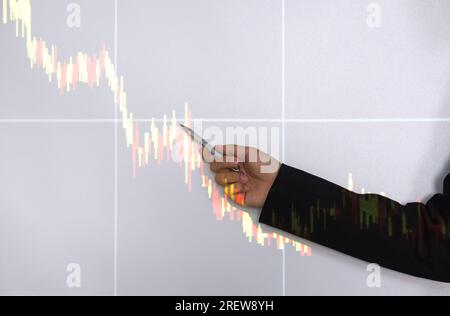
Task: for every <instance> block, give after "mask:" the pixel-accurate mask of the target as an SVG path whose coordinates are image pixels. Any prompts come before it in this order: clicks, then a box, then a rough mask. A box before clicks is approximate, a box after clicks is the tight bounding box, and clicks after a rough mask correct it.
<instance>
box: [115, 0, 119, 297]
mask: <svg viewBox="0 0 450 316" xmlns="http://www.w3.org/2000/svg"><path fill="white" fill-rule="evenodd" d="M117 12H118V0H114V65H115V71H116V76H118V74H119V71H118V51H119V49H118V14H117ZM117 119H118V108H117V105H116V106H115V107H114V296H117V264H118V260H117V258H118V240H119V198H118V195H119V194H118V193H119V183H118V165H119V155H118V136H119V133H118V125H117V124H118V122H117Z"/></svg>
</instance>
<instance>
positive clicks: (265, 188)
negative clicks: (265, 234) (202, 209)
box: [204, 145, 280, 208]
mask: <svg viewBox="0 0 450 316" xmlns="http://www.w3.org/2000/svg"><path fill="white" fill-rule="evenodd" d="M214 149H215V150H216V151H218V152H220V153H222V154H223V155H224V159H215V160H213V161H212V162H211V164H210V167H211V171H212V172H214V173H215V174H216V177H215V180H216V182H217V183H218V184H219V185H221V186H223V187H224V192H225V195H226V196H228V197H229V198H230V199H231V200H233V201H234V202H235V203H236V204H238V205H241V206H246V207H258V208H261V207H262V206H263V205H264V202H265V201H266V198H267V195H268V193H269V190H270V188H271V187H272V184H273V182H274V181H275V179H276V177H277V175H278V171H279V169H280V163H279V162H278V161H277V160H275V159H274V158H272V157H270V156H269V155H268V154H266V153H264V152H262V151H260V150H258V149H256V148H251V147H242V146H237V145H226V146H215V147H214ZM207 155H208V154H207V153H204V157H205V156H207ZM211 160H212V159H211ZM211 160H210V161H211ZM219 160H220V161H219ZM236 168H239V169H240V170H239V172H236V171H233V170H232V169H236Z"/></svg>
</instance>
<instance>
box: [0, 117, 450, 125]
mask: <svg viewBox="0 0 450 316" xmlns="http://www.w3.org/2000/svg"><path fill="white" fill-rule="evenodd" d="M122 121H123V120H122V119H0V123H5V124H6V123H10V124H13V123H121V122H122ZM133 121H134V122H137V123H150V122H152V121H154V122H163V121H164V119H160V118H158V119H157V118H155V119H134V120H133ZM166 121H167V122H169V121H172V119H170V118H167V119H166ZM176 121H177V122H180V123H183V122H185V120H184V119H178V120H176ZM190 121H192V122H205V123H208V122H210V123H227V122H229V123H283V122H285V123H449V122H450V118H373V119H370V118H355V119H346V118H342V119H318V118H317V119H285V120H283V119H264V118H261V119H232V118H229V119H227V118H221V119H213V118H197V119H191V120H190Z"/></svg>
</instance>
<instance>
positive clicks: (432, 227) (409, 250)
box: [259, 165, 450, 282]
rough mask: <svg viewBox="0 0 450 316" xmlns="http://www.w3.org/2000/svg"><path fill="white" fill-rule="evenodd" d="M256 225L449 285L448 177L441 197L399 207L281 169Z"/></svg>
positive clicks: (449, 203) (376, 195)
mask: <svg viewBox="0 0 450 316" xmlns="http://www.w3.org/2000/svg"><path fill="white" fill-rule="evenodd" d="M259 221H260V222H261V223H264V224H267V225H270V226H272V227H275V228H278V229H281V230H283V231H286V232H288V233H291V234H294V235H296V236H299V237H301V238H305V239H307V240H310V241H312V242H314V243H317V244H320V245H323V246H326V247H329V248H332V249H334V250H337V251H339V252H342V253H345V254H347V255H350V256H353V257H356V258H359V259H362V260H364V261H367V262H370V263H377V264H379V265H380V266H383V267H385V268H388V269H392V270H396V271H399V272H403V273H407V274H410V275H414V276H417V277H422V278H427V279H432V280H436V281H442V282H450V233H449V226H450V174H449V175H448V176H447V177H446V179H445V181H444V194H436V195H434V196H433V197H432V198H431V199H430V200H429V201H428V202H427V203H426V204H422V203H408V204H406V205H401V204H400V203H398V202H396V201H393V200H391V199H388V198H386V197H384V196H381V195H378V194H357V193H354V192H351V191H349V190H347V189H345V188H343V187H340V186H338V185H336V184H334V183H332V182H329V181H327V180H325V179H322V178H319V177H317V176H314V175H312V174H309V173H307V172H305V171H302V170H298V169H295V168H292V167H289V166H287V165H282V166H281V169H280V171H279V174H278V176H277V178H276V180H275V182H274V184H273V185H272V188H271V189H270V191H269V194H268V197H267V199H266V202H265V204H264V207H263V209H262V211H261V215H260V218H259Z"/></svg>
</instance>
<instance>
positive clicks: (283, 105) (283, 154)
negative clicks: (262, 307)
mask: <svg viewBox="0 0 450 316" xmlns="http://www.w3.org/2000/svg"><path fill="white" fill-rule="evenodd" d="M285 5H286V3H285V0H281V148H282V149H281V161H282V162H285V161H286V149H285V148H286V94H285V92H286V81H285V80H286V59H285V56H286V50H285V49H286V41H285V40H286V38H285V36H286V29H285V27H286V24H285V18H286V6H285ZM281 252H282V267H281V273H282V290H283V296H285V295H286V251H285V247H283V249H282V250H281Z"/></svg>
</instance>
